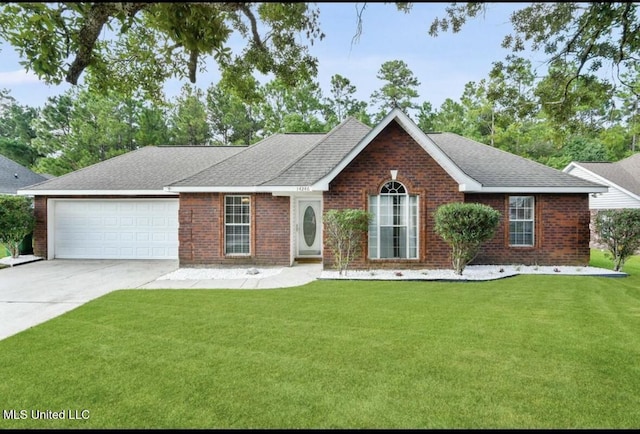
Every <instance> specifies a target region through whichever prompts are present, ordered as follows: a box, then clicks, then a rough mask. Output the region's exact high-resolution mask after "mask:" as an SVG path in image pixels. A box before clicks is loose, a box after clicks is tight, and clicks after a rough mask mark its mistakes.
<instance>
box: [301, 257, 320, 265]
mask: <svg viewBox="0 0 640 434" xmlns="http://www.w3.org/2000/svg"><path fill="white" fill-rule="evenodd" d="M295 262H296V263H298V264H321V263H322V258H296V259H295Z"/></svg>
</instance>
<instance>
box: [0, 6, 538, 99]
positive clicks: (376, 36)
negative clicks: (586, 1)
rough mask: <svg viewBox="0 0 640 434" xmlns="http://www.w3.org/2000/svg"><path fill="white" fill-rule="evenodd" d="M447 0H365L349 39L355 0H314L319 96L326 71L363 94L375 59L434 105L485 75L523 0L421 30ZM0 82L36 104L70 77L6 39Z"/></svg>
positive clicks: (208, 77) (172, 85) (373, 86)
mask: <svg viewBox="0 0 640 434" xmlns="http://www.w3.org/2000/svg"><path fill="white" fill-rule="evenodd" d="M447 5H448V3H439V2H438V3H430V2H427V3H424V2H422V3H415V4H414V5H413V8H412V10H411V12H410V13H408V14H405V13H403V12H400V11H397V10H396V8H395V5H393V4H385V3H368V4H367V6H366V9H365V10H364V13H363V30H362V35H361V36H360V38H359V40H358V41H356V42H354V43H352V39H353V36H354V35H355V32H356V23H357V13H356V6H358V7H362V3H354V2H340V3H338V2H332V3H318V6H319V7H320V25H321V28H322V30H323V32H324V33H325V35H326V36H325V38H324V39H323V40H322V41H316V43H315V44H314V45H313V46H312V47H311V48H310V51H311V54H312V55H314V56H316V57H317V58H318V60H319V71H318V78H317V81H318V83H319V84H320V86H321V88H322V89H323V93H324V96H329V87H330V80H331V77H332V76H333V75H334V74H340V75H342V76H344V77H346V78H348V79H349V80H350V81H351V83H352V84H353V85H355V86H356V89H357V93H356V97H357V98H358V99H360V100H365V101H368V100H369V97H370V95H371V93H373V92H374V91H376V90H378V89H380V88H381V87H382V85H383V84H384V83H383V82H382V81H380V80H378V79H377V78H376V75H377V73H378V71H379V70H380V67H381V65H382V64H383V63H384V62H386V61H390V60H402V61H404V62H405V63H406V64H407V65H408V67H409V69H410V70H411V71H412V72H413V73H414V75H415V76H416V77H417V79H418V81H420V83H421V84H420V87H419V88H418V93H419V98H418V102H422V101H429V102H431V103H432V104H433V106H434V108H438V107H439V106H440V105H441V104H442V102H444V100H445V99H447V98H451V99H453V100H456V101H457V100H459V98H460V96H461V95H462V92H463V90H464V86H465V84H466V83H468V82H470V81H476V82H477V81H479V80H481V79H483V78H486V77H487V76H488V73H489V71H490V69H491V65H492V63H493V62H495V61H499V60H503V59H504V58H505V56H506V55H507V54H509V52H508V51H507V50H504V49H502V48H501V47H500V44H501V42H502V39H503V37H504V36H505V35H506V34H508V33H509V32H510V31H511V24H510V23H509V15H510V13H511V12H512V11H514V10H516V9H518V8H519V7H521V6H522V5H523V3H491V4H489V6H488V11H487V14H486V16H485V17H478V18H475V19H473V20H471V21H469V22H467V24H466V25H465V27H463V29H462V31H461V32H459V33H456V34H454V33H451V32H447V33H441V34H440V35H439V36H438V37H437V38H433V37H431V36H429V34H428V29H429V25H430V24H431V22H432V21H433V19H434V18H435V17H439V18H440V17H443V16H444V10H445V7H446V6H447ZM0 47H1V51H0V58H1V59H2V62H0V63H1V64H0V89H9V90H10V95H11V96H13V97H14V98H16V100H17V101H18V102H19V103H20V104H23V105H29V106H42V105H43V104H44V103H45V102H46V99H47V97H50V96H55V95H59V94H62V93H63V92H64V91H65V90H67V89H69V87H70V85H67V84H61V85H58V86H48V85H46V84H44V83H42V82H40V81H39V80H38V79H37V77H35V76H34V75H33V74H31V73H26V72H25V71H24V70H22V67H21V65H20V64H19V61H20V59H19V57H18V55H17V53H16V52H15V51H14V50H13V48H12V47H11V46H9V45H7V44H6V43H2V45H0ZM535 54H536V56H537V57H536V58H533V57H531V60H532V63H533V66H534V68H535V67H538V66H540V65H541V64H542V62H541V60H544V58H543V57H542V56H543V55H541V54H539V53H535ZM207 68H208V71H209V72H207V73H204V74H200V75H199V76H198V82H197V85H198V86H199V87H201V88H202V89H206V88H207V87H209V85H210V84H211V83H212V82H213V83H215V82H217V81H218V79H219V74H218V73H217V68H216V66H215V64H214V63H213V62H212V61H210V63H209V64H208V66H207ZM180 87H181V83H180V82H178V81H177V80H170V81H169V82H168V83H167V84H166V86H165V92H166V95H167V97H168V98H172V97H175V96H176V95H178V94H179V91H180Z"/></svg>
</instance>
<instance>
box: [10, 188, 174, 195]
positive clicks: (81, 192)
mask: <svg viewBox="0 0 640 434" xmlns="http://www.w3.org/2000/svg"><path fill="white" fill-rule="evenodd" d="M17 194H18V195H20V196H167V195H176V194H175V193H172V192H169V191H166V190H28V189H25V190H18V193H17Z"/></svg>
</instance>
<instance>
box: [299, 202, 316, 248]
mask: <svg viewBox="0 0 640 434" xmlns="http://www.w3.org/2000/svg"><path fill="white" fill-rule="evenodd" d="M302 233H303V234H304V242H305V243H307V246H309V247H311V246H313V243H314V241H315V240H316V212H315V211H314V210H313V207H312V206H307V209H306V210H305V211H304V217H303V218H302Z"/></svg>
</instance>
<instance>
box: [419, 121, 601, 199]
mask: <svg viewBox="0 0 640 434" xmlns="http://www.w3.org/2000/svg"><path fill="white" fill-rule="evenodd" d="M427 137H428V138H429V139H431V140H432V141H433V143H435V144H436V146H438V147H439V148H440V149H442V151H443V152H444V153H445V154H447V156H448V157H449V158H450V159H451V160H452V161H453V162H454V164H455V165H456V166H458V167H459V168H460V170H461V171H463V172H464V173H466V174H467V175H468V176H469V177H471V178H473V179H474V180H476V181H478V182H479V183H480V184H481V185H482V189H483V190H484V191H488V190H492V189H495V190H512V189H518V190H523V191H524V190H527V191H529V190H536V189H541V190H545V189H558V190H560V189H563V188H566V189H573V188H580V187H585V188H591V187H594V185H595V184H594V183H593V182H590V181H586V180H583V179H580V178H577V177H575V176H572V175H568V174H567V173H564V172H562V171H560V170H556V169H554V168H552V167H549V166H545V165H544V164H540V163H537V162H535V161H533V160H529V159H527V158H523V157H520V156H518V155H515V154H511V153H509V152H506V151H503V150H501V149H498V148H494V147H492V146H488V145H484V144H482V143H478V142H475V141H473V140H470V139H467V138H464V137H461V136H459V135H457V134H452V133H431V134H427Z"/></svg>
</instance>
